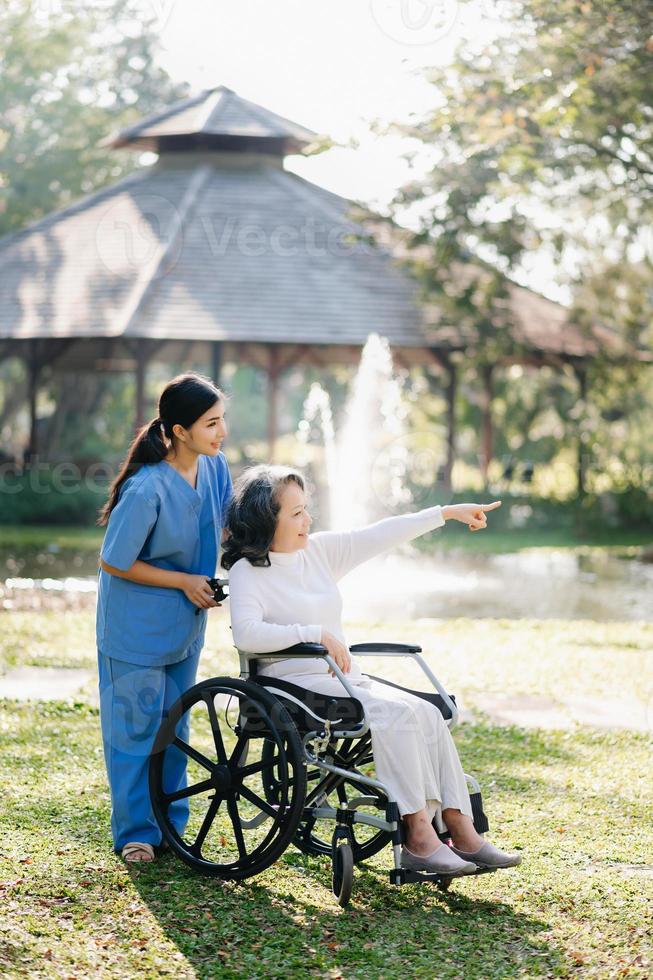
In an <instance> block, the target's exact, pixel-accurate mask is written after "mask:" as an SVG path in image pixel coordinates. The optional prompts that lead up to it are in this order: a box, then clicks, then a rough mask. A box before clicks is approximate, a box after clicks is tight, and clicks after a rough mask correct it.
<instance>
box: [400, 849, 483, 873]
mask: <svg viewBox="0 0 653 980" xmlns="http://www.w3.org/2000/svg"><path fill="white" fill-rule="evenodd" d="M401 866H402V868H406V869H408V870H409V871H426V872H428V873H429V874H437V875H446V876H447V877H448V878H459V877H460V876H461V875H471V874H474V872H475V871H476V870H477V865H475V864H473V863H472V862H471V861H464V860H461V858H459V857H458V856H457V855H456V854H454V853H453V851H452V848H450V847H449V846H448V845H447V844H441V845H440V847H438V848H436V850H435V851H433V853H432V854H428V855H427V856H426V857H422V856H420V855H419V854H413V852H412V851H409V850H408V848H407V847H406V846H403V847H402V848H401Z"/></svg>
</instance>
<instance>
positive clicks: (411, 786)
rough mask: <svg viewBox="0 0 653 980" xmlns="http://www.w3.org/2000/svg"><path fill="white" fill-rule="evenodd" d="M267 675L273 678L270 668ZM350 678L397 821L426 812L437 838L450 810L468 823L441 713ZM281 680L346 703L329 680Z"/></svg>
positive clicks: (314, 676) (465, 796)
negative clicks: (435, 830) (367, 720)
mask: <svg viewBox="0 0 653 980" xmlns="http://www.w3.org/2000/svg"><path fill="white" fill-rule="evenodd" d="M284 663H286V661H284ZM268 671H269V668H268V669H264V670H262V671H261V673H262V674H268ZM269 673H270V674H272V675H273V676H274V673H275V671H274V668H272V670H270V671H269ZM352 674H353V676H352V677H351V680H350V677H349V675H347V679H348V680H350V683H351V685H352V687H353V689H354V690H355V692H356V697H357V698H358V700H359V701H361V702H362V704H363V706H364V708H365V714H366V715H367V717H368V718H369V721H370V732H371V736H372V752H373V753H374V764H375V768H376V775H377V778H378V779H379V780H380V781H381V782H382V783H385V785H386V786H387V788H388V789H389V791H390V792H391V794H392V796H393V797H394V798H395V800H396V801H397V804H398V807H399V813H400V814H401V816H403V815H404V814H405V813H416V812H417V811H418V810H423V809H426V810H427V812H428V814H429V816H430V817H431V819H433V818H434V817H435V822H436V827H437V828H438V831H439V832H440V833H442V832H444V831H445V830H446V829H447V828H446V825H445V823H444V821H443V819H442V811H443V810H446V809H448V808H449V807H451V808H452V809H454V810H460V812H461V813H465V814H467V816H468V817H471V816H472V807H471V803H470V800H469V791H468V789H467V781H466V779H465V775H464V773H463V768H462V766H461V764H460V759H459V758H458V752H457V751H456V746H455V745H454V741H453V739H452V737H451V732H450V731H449V729H448V727H447V724H446V722H445V720H444V718H443V717H442V714H441V712H440V711H439V710H438V709H437V708H436V707H435V705H433V704H430V703H429V702H428V701H424V700H422V698H418V697H415V695H414V694H409V693H408V692H405V691H400V690H398V689H397V688H395V687H388V686H387V685H385V684H380V683H379V682H378V681H374V680H372V679H371V678H369V677H366V676H365V675H364V674H363V675H359V676H357V675H358V671H352ZM284 680H287V681H290V682H291V683H292V684H297V685H299V686H300V687H305V688H306V689H307V690H309V691H317V692H319V693H320V694H330V695H332V696H335V697H343V696H344V697H348V695H347V692H346V691H345V689H344V688H343V686H342V684H341V683H340V681H339V680H338V678H337V677H332V676H331V675H330V674H321V673H320V674H318V673H315V672H312V673H294V672H293V673H290V672H288V673H286V672H284Z"/></svg>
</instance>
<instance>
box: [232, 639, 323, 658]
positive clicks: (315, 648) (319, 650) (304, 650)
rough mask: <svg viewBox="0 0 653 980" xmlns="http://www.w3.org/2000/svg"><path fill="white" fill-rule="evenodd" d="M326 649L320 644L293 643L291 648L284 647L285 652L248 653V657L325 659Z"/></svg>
mask: <svg viewBox="0 0 653 980" xmlns="http://www.w3.org/2000/svg"><path fill="white" fill-rule="evenodd" d="M326 655H327V648H326V647H323V646H322V644H321V643H295V645H294V646H292V647H286V649H285V650H274V651H273V652H272V653H250V654H248V656H250V657H257V658H258V657H261V658H265V659H268V658H271V657H279V658H281V657H283V658H284V659H286V658H287V657H326Z"/></svg>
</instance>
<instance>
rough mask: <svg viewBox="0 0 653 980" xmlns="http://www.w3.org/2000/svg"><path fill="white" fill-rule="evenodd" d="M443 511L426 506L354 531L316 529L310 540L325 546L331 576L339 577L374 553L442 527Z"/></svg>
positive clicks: (439, 508)
mask: <svg viewBox="0 0 653 980" xmlns="http://www.w3.org/2000/svg"><path fill="white" fill-rule="evenodd" d="M442 511H443V508H442V507H428V508H427V509H426V510H420V511H417V512H416V513H414V514H400V515H399V516H398V517H386V518H385V519H384V520H382V521H377V522H376V523H375V524H368V525H367V526H366V527H359V528H355V529H354V530H353V531H342V532H339V531H324V532H318V533H317V534H313V535H311V540H312V542H314V543H315V544H317V545H318V546H319V547H321V548H323V549H324V551H325V553H326V557H327V560H328V562H329V566H330V568H331V571H332V573H333V576H334V578H336V579H339V578H342V576H343V575H346V574H347V572H349V571H351V569H352V568H355V567H356V566H357V565H360V564H362V562H365V561H368V560H369V559H370V558H373V557H374V556H375V555H380V554H381V553H382V552H383V551H387V550H388V549H389V548H395V547H397V545H400V544H404V543H405V542H406V541H412V540H413V538H418V537H419V536H420V535H421V534H426V532H427V531H432V530H434V529H435V528H438V527H442V525H443V524H444V521H445V518H444V515H443V512H442Z"/></svg>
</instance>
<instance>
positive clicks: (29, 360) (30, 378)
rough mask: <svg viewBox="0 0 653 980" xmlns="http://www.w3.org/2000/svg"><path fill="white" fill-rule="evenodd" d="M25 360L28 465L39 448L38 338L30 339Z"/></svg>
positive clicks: (39, 363) (39, 369)
mask: <svg viewBox="0 0 653 980" xmlns="http://www.w3.org/2000/svg"><path fill="white" fill-rule="evenodd" d="M25 362H26V367H27V398H28V403H29V442H28V445H27V454H26V464H27V465H28V466H29V465H30V464H31V463H33V462H34V460H35V458H36V454H37V453H38V448H39V447H38V433H37V418H36V401H37V398H38V386H39V375H40V373H41V367H42V364H41V360H40V358H39V342H38V340H30V342H29V347H28V350H27V356H26V358H25Z"/></svg>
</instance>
